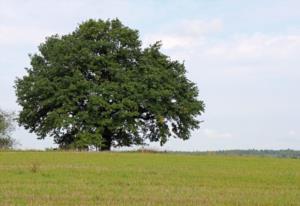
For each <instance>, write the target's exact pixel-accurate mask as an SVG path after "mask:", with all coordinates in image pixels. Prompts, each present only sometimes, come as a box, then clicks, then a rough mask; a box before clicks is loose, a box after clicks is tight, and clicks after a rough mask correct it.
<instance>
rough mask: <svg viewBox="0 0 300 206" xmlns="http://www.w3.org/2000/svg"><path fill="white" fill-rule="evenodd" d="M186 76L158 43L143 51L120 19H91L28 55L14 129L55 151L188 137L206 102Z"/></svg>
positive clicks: (19, 83)
mask: <svg viewBox="0 0 300 206" xmlns="http://www.w3.org/2000/svg"><path fill="white" fill-rule="evenodd" d="M185 73H186V70H185V67H184V64H183V63H180V62H178V61H172V60H170V58H169V57H168V56H166V55H164V54H162V53H161V52H160V43H155V44H154V45H151V46H149V47H148V48H145V49H142V47H141V42H140V40H139V35H138V32H137V31H136V30H132V29H130V28H128V27H126V26H124V25H122V23H121V22H120V21H119V20H117V19H116V20H111V21H110V20H108V21H102V20H97V21H95V20H89V21H86V22H84V23H82V24H81V25H79V27H78V28H77V29H76V30H75V31H74V32H73V33H71V34H68V35H63V36H58V35H54V36H51V37H49V38H47V40H46V42H45V43H43V44H41V45H40V46H39V53H37V54H34V55H32V56H31V68H27V75H26V76H24V77H22V78H20V79H17V81H16V94H17V97H18V103H19V104H20V105H21V107H22V111H21V112H20V115H19V124H20V125H23V126H24V127H25V128H26V129H29V130H30V132H35V133H36V134H37V135H38V136H39V138H40V139H43V138H45V137H46V136H47V135H49V136H52V137H54V140H55V142H56V143H57V144H59V146H60V147H61V148H70V147H74V148H87V147H88V146H90V145H93V146H95V147H96V148H101V150H106V149H110V147H111V146H130V145H133V144H144V143H145V141H159V142H160V143H161V144H164V143H165V142H166V141H167V140H168V138H169V137H171V136H173V137H177V138H181V139H188V138H189V136H190V131H191V130H192V129H195V128H198V127H199V121H198V120H197V119H196V117H197V115H200V114H201V113H202V112H203V111H204V103H203V102H202V101H199V100H198V99H197V97H198V89H197V87H196V85H195V84H194V83H192V82H190V81H189V80H188V79H187V78H186V76H185Z"/></svg>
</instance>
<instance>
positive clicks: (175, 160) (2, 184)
mask: <svg viewBox="0 0 300 206" xmlns="http://www.w3.org/2000/svg"><path fill="white" fill-rule="evenodd" d="M0 175H1V176H0V177H1V178H0V205H1V206H5V205H18V206H19V205H36V206H39V205H82V206H85V205H300V160H297V159H279V158H266V157H265V158H264V157H238V156H208V155H206V156H205V155H203V156H196V155H181V154H168V153H165V154H161V153H157V154H151V153H76V152H0Z"/></svg>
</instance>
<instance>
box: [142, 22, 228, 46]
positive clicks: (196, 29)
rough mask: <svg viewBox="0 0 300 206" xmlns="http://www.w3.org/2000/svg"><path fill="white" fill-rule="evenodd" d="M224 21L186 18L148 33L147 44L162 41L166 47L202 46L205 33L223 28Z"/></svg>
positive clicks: (145, 40)
mask: <svg viewBox="0 0 300 206" xmlns="http://www.w3.org/2000/svg"><path fill="white" fill-rule="evenodd" d="M222 27H223V25H222V21H221V20H219V19H213V20H211V21H201V20H184V21H181V22H179V23H178V24H176V25H175V26H173V27H171V28H167V30H165V29H164V30H163V31H161V32H158V33H154V34H149V35H146V36H145V38H144V42H145V45H146V46H147V45H149V44H153V43H154V42H156V41H162V44H163V48H164V49H176V48H179V49H180V48H189V47H195V46H201V45H203V44H204V42H205V35H207V34H210V33H215V32H219V31H221V30H222Z"/></svg>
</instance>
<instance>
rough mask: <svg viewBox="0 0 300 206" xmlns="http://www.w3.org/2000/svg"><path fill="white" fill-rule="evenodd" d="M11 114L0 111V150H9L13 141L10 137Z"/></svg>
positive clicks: (11, 127)
mask: <svg viewBox="0 0 300 206" xmlns="http://www.w3.org/2000/svg"><path fill="white" fill-rule="evenodd" d="M12 117H13V114H9V113H7V112H4V111H2V110H0V149H11V148H13V146H14V145H15V143H16V142H15V140H14V139H13V138H12V137H11V136H10V133H11V131H12V130H13V118H12Z"/></svg>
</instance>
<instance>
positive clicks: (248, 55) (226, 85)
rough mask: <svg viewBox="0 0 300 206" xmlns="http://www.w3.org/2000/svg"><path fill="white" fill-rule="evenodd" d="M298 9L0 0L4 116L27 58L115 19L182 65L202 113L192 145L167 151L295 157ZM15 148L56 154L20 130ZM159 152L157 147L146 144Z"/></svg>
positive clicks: (210, 1)
mask: <svg viewBox="0 0 300 206" xmlns="http://www.w3.org/2000/svg"><path fill="white" fill-rule="evenodd" d="M299 8H300V2H299V1H297V0H294V1H291V0H285V1H283V0H282V1H276V0H273V1H271V0H260V1H255V0H254V1H241V0H240V1H237V0H235V1H234V0H223V1H221V0H206V1H204V0H202V1H200V0H198V1H159V0H157V1H150V0H148V1H96V0H95V1H93V0H86V1H78V0H75V1H67V0H61V1H55V0H53V1H34V0H23V1H13V0H10V1H8V0H7V1H3V0H0V56H1V57H0V100H1V101H0V108H2V109H5V110H9V111H18V110H19V109H20V108H19V107H18V105H17V104H16V97H15V94H14V89H13V84H14V80H15V79H16V77H22V75H24V74H25V70H24V67H27V66H29V58H28V53H34V52H36V51H37V46H38V45H39V43H41V42H43V41H44V39H45V37H46V36H50V35H52V34H56V33H58V34H66V33H69V32H71V31H72V30H74V29H75V27H76V26H77V25H78V23H80V22H82V21H84V20H87V19H89V18H95V19H98V18H101V19H107V18H111V19H112V18H116V17H118V18H119V19H120V20H121V21H122V22H123V23H124V24H125V25H128V26H130V27H131V28H135V29H138V30H139V31H140V36H141V39H142V41H143V43H144V46H147V45H148V44H151V43H153V42H155V41H157V40H161V41H162V43H163V52H165V53H166V54H167V55H169V56H170V57H171V58H172V59H178V60H181V61H185V64H186V69H187V71H188V74H187V75H188V77H189V78H190V79H191V80H192V81H194V82H196V83H197V85H198V87H199V90H200V97H199V98H200V99H203V100H204V101H205V103H206V105H207V108H206V113H205V114H204V115H203V116H201V117H199V119H201V120H204V123H203V124H202V126H201V128H200V129H199V130H197V131H194V132H193V133H192V137H191V139H190V140H188V141H181V140H170V141H169V142H168V143H167V144H166V145H165V146H164V147H163V149H168V150H185V151H187V150H189V151H196V150H219V149H252V148H256V149H286V148H291V149H300V127H299V122H300V106H299V105H300V95H299V92H298V89H299V88H300V68H299V67H300V58H299V55H300V13H299ZM13 135H14V137H15V138H16V139H18V141H19V142H20V143H21V146H20V147H21V148H36V149H37V148H39V149H42V148H45V147H51V146H53V144H52V140H51V139H47V140H44V141H39V140H36V136H35V135H34V134H29V133H28V132H26V131H25V130H24V129H23V128H17V130H16V132H15V133H14V134H13ZM151 147H152V148H159V146H158V145H156V144H153V145H151Z"/></svg>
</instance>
